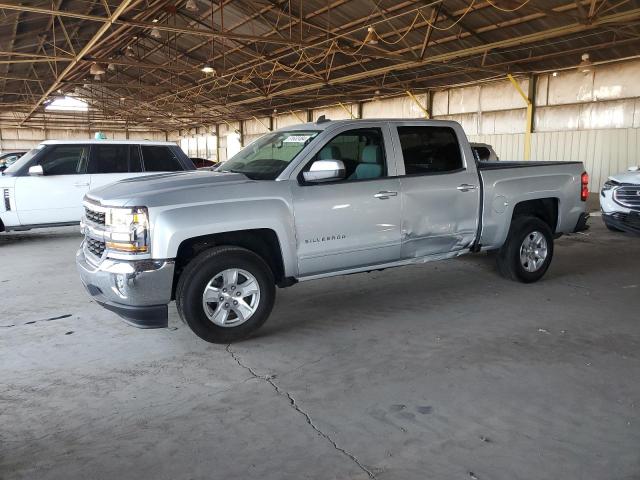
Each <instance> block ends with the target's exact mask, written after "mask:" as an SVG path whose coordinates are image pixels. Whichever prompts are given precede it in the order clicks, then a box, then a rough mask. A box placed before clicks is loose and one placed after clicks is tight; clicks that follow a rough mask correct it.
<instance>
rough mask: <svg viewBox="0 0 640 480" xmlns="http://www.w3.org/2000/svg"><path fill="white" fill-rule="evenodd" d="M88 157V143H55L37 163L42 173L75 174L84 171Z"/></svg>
mask: <svg viewBox="0 0 640 480" xmlns="http://www.w3.org/2000/svg"><path fill="white" fill-rule="evenodd" d="M88 158H89V146H88V145H56V146H53V147H50V148H48V149H47V151H46V152H45V154H44V156H43V158H42V160H40V161H39V162H38V163H39V164H40V165H41V166H42V171H43V173H44V175H75V174H80V173H85V172H86V170H87V160H88Z"/></svg>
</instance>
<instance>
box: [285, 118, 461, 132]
mask: <svg viewBox="0 0 640 480" xmlns="http://www.w3.org/2000/svg"><path fill="white" fill-rule="evenodd" d="M360 122H363V123H365V122H366V123H385V122H403V123H405V122H425V123H430V124H441V125H443V126H444V125H448V126H451V125H454V124H457V122H455V121H453V120H434V119H429V118H351V119H346V120H331V119H330V118H326V119H324V120H322V121H318V120H316V121H315V122H307V123H298V124H295V125H287V126H286V127H282V128H279V129H278V130H281V131H287V130H324V129H326V128H329V127H331V126H335V125H347V124H354V123H360Z"/></svg>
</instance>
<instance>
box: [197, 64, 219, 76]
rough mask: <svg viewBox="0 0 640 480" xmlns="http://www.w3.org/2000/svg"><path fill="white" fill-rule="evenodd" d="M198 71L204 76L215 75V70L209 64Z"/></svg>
mask: <svg viewBox="0 0 640 480" xmlns="http://www.w3.org/2000/svg"><path fill="white" fill-rule="evenodd" d="M200 70H201V71H202V73H204V74H205V75H215V74H216V69H215V68H213V67H212V66H211V65H210V64H209V63H205V64H204V67H202V68H201V69H200Z"/></svg>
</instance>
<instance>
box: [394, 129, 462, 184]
mask: <svg viewBox="0 0 640 480" xmlns="http://www.w3.org/2000/svg"><path fill="white" fill-rule="evenodd" d="M397 129H398V137H399V139H400V147H401V149H402V157H403V162H404V169H405V174H406V175H433V174H441V173H450V172H457V171H460V170H463V169H464V164H463V161H462V153H461V151H460V144H459V143H458V137H457V136H456V133H455V131H454V130H453V128H451V127H435V126H428V125H411V126H399V127H397Z"/></svg>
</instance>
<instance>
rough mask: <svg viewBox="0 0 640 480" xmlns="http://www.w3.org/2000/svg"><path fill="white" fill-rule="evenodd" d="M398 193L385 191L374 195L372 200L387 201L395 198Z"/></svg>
mask: <svg viewBox="0 0 640 480" xmlns="http://www.w3.org/2000/svg"><path fill="white" fill-rule="evenodd" d="M397 196H398V192H389V191H387V190H383V191H381V192H378V193H376V194H375V195H374V198H378V199H380V200H388V199H389V197H397Z"/></svg>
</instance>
